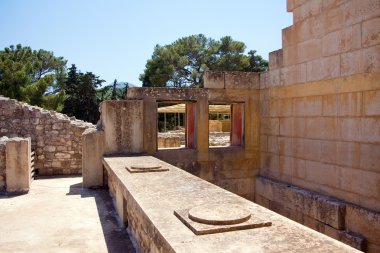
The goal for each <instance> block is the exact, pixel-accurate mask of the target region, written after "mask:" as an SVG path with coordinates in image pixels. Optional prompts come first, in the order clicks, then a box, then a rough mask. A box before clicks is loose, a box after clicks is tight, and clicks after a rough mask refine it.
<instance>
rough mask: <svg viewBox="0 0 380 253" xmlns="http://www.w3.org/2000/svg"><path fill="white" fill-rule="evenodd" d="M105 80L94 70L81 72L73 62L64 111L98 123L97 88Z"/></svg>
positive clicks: (69, 74)
mask: <svg viewBox="0 0 380 253" xmlns="http://www.w3.org/2000/svg"><path fill="white" fill-rule="evenodd" d="M103 82H104V80H101V79H99V77H98V76H96V75H94V74H93V73H92V72H86V73H84V74H83V73H81V72H79V71H78V70H77V68H76V66H75V65H74V64H73V65H72V66H71V67H70V68H69V71H68V74H67V79H66V83H65V89H66V96H65V100H64V108H63V110H62V112H63V113H65V114H67V115H69V116H75V117H76V118H78V119H81V120H84V121H89V122H92V123H96V122H97V120H98V119H99V109H98V107H99V103H98V99H97V96H96V95H97V90H96V89H97V88H98V87H99V86H101V84H102V83H103Z"/></svg>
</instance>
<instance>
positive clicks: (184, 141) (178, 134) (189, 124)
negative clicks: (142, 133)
mask: <svg viewBox="0 0 380 253" xmlns="http://www.w3.org/2000/svg"><path fill="white" fill-rule="evenodd" d="M194 104H195V103H192V102H185V103H184V102H181V103H178V102H159V103H158V105H157V114H158V115H157V130H158V133H157V146H158V149H163V148H181V147H182V148H184V147H189V148H194V146H195V144H194V123H195V120H194V113H195V107H194Z"/></svg>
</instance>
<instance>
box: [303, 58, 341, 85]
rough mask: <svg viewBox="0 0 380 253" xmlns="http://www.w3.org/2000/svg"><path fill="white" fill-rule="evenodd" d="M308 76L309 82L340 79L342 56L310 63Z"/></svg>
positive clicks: (308, 64)
mask: <svg viewBox="0 0 380 253" xmlns="http://www.w3.org/2000/svg"><path fill="white" fill-rule="evenodd" d="M306 75H307V81H308V82H311V81H317V80H323V79H331V78H335V77H338V76H339V75H340V55H334V56H329V57H325V58H320V59H317V60H314V61H310V62H308V63H307V74H306Z"/></svg>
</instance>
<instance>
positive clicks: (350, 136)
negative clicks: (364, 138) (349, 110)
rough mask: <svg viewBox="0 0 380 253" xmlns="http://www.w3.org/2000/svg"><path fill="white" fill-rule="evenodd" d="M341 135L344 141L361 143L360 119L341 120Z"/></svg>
mask: <svg viewBox="0 0 380 253" xmlns="http://www.w3.org/2000/svg"><path fill="white" fill-rule="evenodd" d="M339 120H340V134H341V139H342V140H343V141H360V140H361V136H360V118H340V119H339Z"/></svg>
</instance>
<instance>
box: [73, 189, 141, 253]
mask: <svg viewBox="0 0 380 253" xmlns="http://www.w3.org/2000/svg"><path fill="white" fill-rule="evenodd" d="M66 195H81V197H82V198H89V197H92V198H95V202H96V207H97V209H98V214H99V219H100V223H101V225H102V230H103V235H104V239H105V241H106V244H107V249H108V252H109V253H124V252H125V253H132V252H133V253H135V252H137V251H136V249H135V248H134V247H133V244H132V241H131V240H130V238H129V235H128V233H127V230H126V228H122V227H121V226H120V225H119V222H118V216H117V213H116V210H115V208H114V205H113V202H112V198H111V196H110V195H109V193H108V189H105V188H98V189H83V188H82V184H81V183H78V184H73V185H70V188H69V192H68V193H67V194H66Z"/></svg>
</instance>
